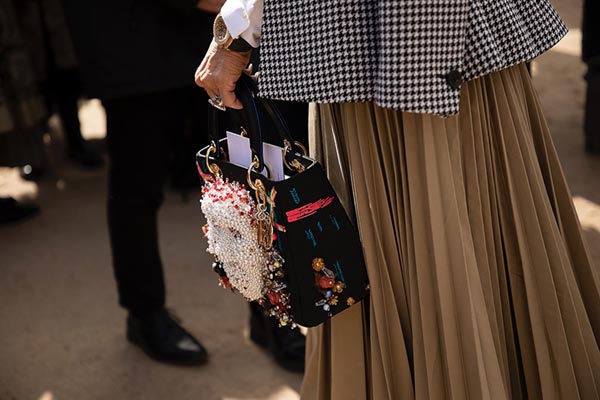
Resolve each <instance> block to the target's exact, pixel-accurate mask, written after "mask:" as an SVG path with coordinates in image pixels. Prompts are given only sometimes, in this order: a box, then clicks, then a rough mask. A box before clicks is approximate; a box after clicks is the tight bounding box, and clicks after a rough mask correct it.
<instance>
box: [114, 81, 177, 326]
mask: <svg viewBox="0 0 600 400" xmlns="http://www.w3.org/2000/svg"><path fill="white" fill-rule="evenodd" d="M180 97H181V96H179V91H178V90H174V91H168V92H164V93H156V94H148V95H142V96H135V97H129V98H121V99H116V100H108V101H104V105H105V108H106V116H107V142H108V154H109V160H110V166H109V172H108V226H109V234H110V242H111V247H112V255H113V267H114V272H115V278H116V280H117V287H118V291H119V302H120V304H121V306H123V307H125V308H126V309H128V310H129V311H131V312H132V313H134V314H138V315H143V314H147V313H149V312H152V311H154V310H156V309H157V308H160V307H163V306H164V304H165V284H164V279H163V271H162V264H161V260H160V254H159V249H158V227H157V213H158V209H159V207H160V205H161V203H162V200H163V184H164V181H165V178H166V175H167V171H168V156H169V144H170V142H171V141H170V140H169V135H171V134H176V132H179V131H180V130H181V129H183V117H182V116H181V111H180V109H181V107H180V102H178V100H179V98H180Z"/></svg>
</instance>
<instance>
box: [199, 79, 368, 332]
mask: <svg viewBox="0 0 600 400" xmlns="http://www.w3.org/2000/svg"><path fill="white" fill-rule="evenodd" d="M255 93H256V85H255V83H254V81H253V80H252V78H250V77H248V76H246V75H243V76H242V78H241V79H240V80H239V81H238V85H237V88H236V95H237V96H238V98H239V99H240V101H241V102H242V104H243V105H244V109H243V110H242V111H241V112H237V113H238V114H239V118H240V120H241V121H242V122H243V124H244V128H245V129H244V130H245V131H246V132H247V133H248V135H249V139H250V147H251V150H252V154H253V163H252V165H249V166H248V168H243V167H240V166H238V165H235V164H233V163H231V162H229V161H228V157H227V154H228V147H227V146H228V143H227V139H226V138H223V136H224V133H223V132H221V129H220V127H221V125H222V122H223V120H222V119H223V117H227V116H229V117H231V116H232V114H235V113H236V111H234V110H229V109H228V110H227V111H226V112H221V111H217V110H216V109H214V108H212V109H211V112H210V113H211V126H210V133H211V135H212V137H213V142H212V143H211V145H210V146H207V147H206V148H204V149H202V150H200V152H198V154H197V157H196V159H197V164H198V170H199V173H200V176H201V178H202V179H203V180H204V183H205V185H204V187H203V192H202V200H201V206H202V211H203V213H204V214H205V216H206V219H207V225H205V227H204V232H205V236H206V237H207V239H208V249H207V251H208V252H209V253H211V254H213V255H214V256H215V260H216V261H215V263H214V264H213V269H214V270H215V271H216V272H217V273H219V275H220V280H221V285H222V286H224V287H226V288H230V289H233V290H235V291H238V292H239V293H240V294H242V295H243V296H244V297H245V298H246V299H247V300H249V301H257V302H258V303H259V304H260V305H261V306H263V308H264V309H265V311H266V313H267V314H268V315H271V316H273V317H276V318H278V319H279V321H280V325H292V326H295V325H296V324H299V325H303V326H309V327H310V326H316V325H318V324H320V323H322V322H323V321H325V320H327V319H328V318H330V317H332V316H333V315H335V314H337V313H339V312H341V311H343V310H345V309H346V308H348V307H350V306H351V305H353V304H355V303H356V302H358V301H359V300H361V299H362V298H364V297H365V296H366V295H367V293H368V279H367V274H366V270H365V265H364V257H363V253H362V247H361V244H360V241H359V238H358V233H357V231H356V229H355V227H354V226H353V225H352V223H351V222H350V219H349V218H348V216H347V214H346V212H345V210H344V209H343V207H342V205H341V203H340V201H339V199H338V197H337V195H336V194H335V192H334V190H333V188H332V187H331V184H330V183H329V181H328V179H327V177H326V175H325V172H324V171H323V168H322V167H321V165H320V164H319V163H318V162H317V161H315V160H313V159H311V158H309V157H307V156H306V154H305V153H306V152H305V150H304V147H303V146H302V145H300V144H299V143H297V142H294V141H293V139H292V137H291V135H290V133H289V130H288V129H287V126H286V124H285V121H284V120H283V118H282V117H281V115H280V113H279V112H278V111H277V109H276V107H275V106H274V105H273V104H272V103H271V102H270V101H268V100H265V99H261V98H258V97H255ZM257 103H258V104H257ZM258 105H260V106H261V107H262V108H263V111H265V113H266V115H268V116H269V118H270V119H271V120H272V122H273V126H274V127H275V128H274V129H275V131H276V132H275V134H276V135H275V136H276V137H278V138H279V139H280V140H281V142H282V143H283V145H284V150H283V152H282V157H283V161H284V163H285V165H286V166H287V167H288V168H289V169H290V171H289V172H290V175H291V176H289V178H287V179H285V180H282V181H272V180H270V179H269V178H268V177H265V176H263V175H261V174H260V172H261V171H262V172H264V171H265V170H266V169H267V168H266V166H265V163H264V159H263V151H262V149H263V131H262V125H261V122H260V117H259V115H260V114H259V108H258ZM271 136H273V135H271Z"/></svg>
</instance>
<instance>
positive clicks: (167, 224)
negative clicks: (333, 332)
mask: <svg viewBox="0 0 600 400" xmlns="http://www.w3.org/2000/svg"><path fill="white" fill-rule="evenodd" d="M555 3H556V4H557V6H558V8H559V10H560V12H561V14H562V15H563V17H564V18H565V19H566V20H567V23H568V24H569V26H570V27H571V28H577V27H578V26H579V14H580V12H581V10H580V2H579V0H561V1H556V2H555ZM534 73H535V83H536V86H537V87H538V89H539V93H540V96H541V101H542V103H543V107H544V109H545V110H546V114H547V118H548V123H549V124H550V126H551V129H552V132H553V135H554V138H555V141H556V144H557V147H558V150H559V153H560V156H561V159H562V161H563V163H564V168H565V174H566V176H567V178H568V181H569V183H570V186H571V189H572V191H573V195H574V200H575V203H576V206H577V209H578V212H579V213H580V216H581V220H582V225H583V227H584V229H585V231H586V235H587V237H588V240H589V243H590V249H591V251H592V253H593V256H594V258H595V260H596V264H597V265H600V158H592V157H589V156H586V155H584V154H583V153H582V150H581V149H582V133H581V125H582V124H581V118H582V104H583V81H582V76H583V73H584V67H583V65H582V64H581V63H580V61H579V56H578V31H577V30H573V31H572V33H571V35H570V36H569V38H567V40H565V41H564V42H563V43H561V45H560V46H559V47H558V48H557V49H556V50H554V51H552V52H550V53H549V54H547V55H544V56H543V57H542V58H541V59H540V60H539V62H538V63H537V64H536V66H535V71H534ZM96 111H97V109H95V108H94V107H88V108H87V109H86V112H85V113H84V122H85V124H86V131H87V133H88V135H97V134H98V133H100V134H101V133H102V131H103V128H102V124H101V119H98V116H97V112H96ZM599 111H600V110H599ZM51 146H52V145H51ZM52 162H53V165H54V172H53V174H52V176H50V177H49V179H47V180H46V181H45V182H44V183H43V184H41V185H40V186H39V187H38V188H37V189H36V188H35V187H33V186H30V185H24V184H21V183H18V182H16V178H15V176H14V173H13V172H7V171H2V172H0V194H2V193H13V194H14V193H20V194H26V195H27V194H33V195H35V194H36V193H37V197H38V199H39V201H40V203H41V204H42V206H43V213H42V215H41V216H40V217H38V218H36V219H34V220H31V221H30V222H27V223H24V224H20V225H15V226H11V227H2V228H0V274H1V276H2V277H1V278H0V321H2V322H0V400H30V399H43V400H52V399H60V400H70V399H79V400H88V399H90V400H91V399H98V400H104V399H110V400H113V399H115V400H121V399H127V400H129V399H132V400H134V399H150V400H154V399H177V400H179V399H195V400H213V399H215V400H216V399H232V400H233V399H240V400H241V399H244V400H249V399H296V398H298V391H299V387H300V383H301V376H299V375H295V374H290V373H286V372H283V371H281V370H279V369H278V368H276V367H275V366H274V364H273V363H272V362H271V360H270V358H269V357H268V356H267V355H266V354H265V353H264V352H263V351H261V350H260V349H258V348H256V347H255V346H253V345H252V344H251V343H250V342H249V341H248V340H247V339H246V336H247V332H246V323H245V322H246V319H247V314H246V305H245V304H244V303H243V302H242V301H241V300H240V299H239V298H238V297H237V296H233V295H229V294H228V293H226V292H224V291H223V290H222V289H221V288H219V287H217V286H216V282H215V276H214V274H213V273H212V272H211V271H210V268H209V265H210V259H209V257H208V256H207V255H206V253H205V252H204V246H205V244H204V242H203V240H202V238H201V232H200V227H201V226H202V224H203V222H202V220H201V217H200V211H199V209H198V206H197V203H196V201H195V198H196V197H197V195H192V201H190V202H188V203H183V202H182V201H181V199H180V197H179V196H178V195H176V194H170V195H169V196H168V198H167V201H166V204H165V207H164V208H163V210H162V213H161V217H160V218H161V220H160V224H161V233H162V235H161V240H162V243H161V245H162V254H163V258H164V260H165V264H166V275H167V283H168V290H169V305H170V306H172V307H173V308H174V309H176V310H177V312H178V313H179V314H180V316H181V317H182V318H183V319H184V321H185V325H186V326H187V327H188V328H189V329H190V330H191V331H192V332H194V333H195V334H196V335H198V337H199V338H201V340H202V341H203V342H204V343H205V344H206V346H207V347H208V350H209V352H210V356H211V359H210V363H209V364H208V365H206V366H204V367H200V368H192V369H189V368H177V367H171V366H164V365H160V364H156V363H153V362H151V361H149V360H148V359H146V358H145V357H144V356H143V355H142V353H141V352H140V351H139V350H138V349H136V348H134V347H132V346H130V345H128V344H127V343H126V342H125V341H124V339H123V322H124V317H125V313H124V312H123V311H122V310H120V309H119V308H118V307H117V306H116V302H117V298H116V293H115V288H114V283H113V279H112V272H111V270H110V267H109V265H110V253H109V249H108V243H107V232H106V224H105V217H104V198H105V190H104V181H105V175H104V171H100V172H94V173H89V172H81V171H78V170H76V169H74V168H73V167H72V166H70V165H69V164H68V163H66V162H64V161H63V160H61V159H59V158H55V159H53V160H52Z"/></svg>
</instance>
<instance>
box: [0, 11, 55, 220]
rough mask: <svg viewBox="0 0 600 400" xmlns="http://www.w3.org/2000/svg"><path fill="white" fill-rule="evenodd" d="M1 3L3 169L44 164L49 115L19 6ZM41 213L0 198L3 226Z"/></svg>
mask: <svg viewBox="0 0 600 400" xmlns="http://www.w3.org/2000/svg"><path fill="white" fill-rule="evenodd" d="M18 3H19V2H18V1H15V0H0V166H3V167H21V166H23V165H26V164H42V163H43V161H44V143H43V140H42V134H43V132H44V123H45V120H46V118H47V112H46V109H45V107H44V102H43V99H42V96H41V95H40V93H39V91H38V87H37V84H36V79H35V74H34V70H33V66H32V61H31V57H30V54H29V53H28V52H27V47H26V43H25V40H24V38H23V33H22V29H21V26H20V24H19V19H18V18H17V12H16V10H15V4H18ZM37 212H38V209H37V207H32V206H26V205H23V204H19V203H18V202H17V201H15V200H14V199H12V198H0V223H6V222H13V221H17V220H20V219H23V218H26V217H28V216H31V215H34V214H36V213H37Z"/></svg>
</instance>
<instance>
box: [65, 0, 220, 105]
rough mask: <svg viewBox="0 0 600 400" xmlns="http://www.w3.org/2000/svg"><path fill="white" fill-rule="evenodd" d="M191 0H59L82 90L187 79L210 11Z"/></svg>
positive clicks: (144, 89) (157, 86)
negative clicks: (74, 53) (72, 44)
mask: <svg viewBox="0 0 600 400" xmlns="http://www.w3.org/2000/svg"><path fill="white" fill-rule="evenodd" d="M196 4H197V1H196V0H170V1H169V0H163V1H159V0H65V11H66V13H67V18H68V22H69V25H70V27H71V32H72V34H73V40H74V42H75V47H76V50H77V55H78V57H79V59H80V63H81V69H82V76H83V80H84V86H85V88H86V92H87V93H86V94H87V95H88V96H90V97H98V98H100V99H103V100H104V99H109V98H115V97H124V96H132V95H139V94H145V93H153V92H159V91H163V90H168V89H174V88H178V87H185V86H190V85H193V81H194V71H195V69H196V67H197V66H198V65H199V63H200V62H201V61H202V57H203V55H204V52H205V50H206V49H207V47H208V45H209V43H210V40H211V38H212V22H213V19H214V15H209V14H205V13H202V12H200V11H198V10H196V8H195V7H196Z"/></svg>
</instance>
